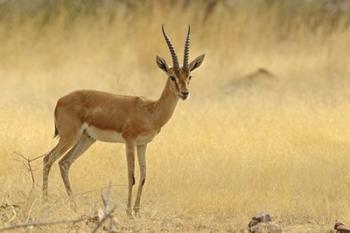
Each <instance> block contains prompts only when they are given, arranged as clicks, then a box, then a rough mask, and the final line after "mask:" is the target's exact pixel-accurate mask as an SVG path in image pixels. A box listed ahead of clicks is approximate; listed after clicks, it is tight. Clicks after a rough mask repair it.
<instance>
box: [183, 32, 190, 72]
mask: <svg viewBox="0 0 350 233" xmlns="http://www.w3.org/2000/svg"><path fill="white" fill-rule="evenodd" d="M190 32H191V27H190V25H188V31H187V36H186V40H185V49H184V66H183V67H184V68H185V70H188V69H189V68H188V57H189V51H190Z"/></svg>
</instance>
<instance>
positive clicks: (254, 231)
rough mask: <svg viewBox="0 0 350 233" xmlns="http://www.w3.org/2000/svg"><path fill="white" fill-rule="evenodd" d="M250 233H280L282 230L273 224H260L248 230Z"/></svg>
mask: <svg viewBox="0 0 350 233" xmlns="http://www.w3.org/2000/svg"><path fill="white" fill-rule="evenodd" d="M249 232H251V233H282V228H281V227H280V226H279V225H278V224H276V223H274V222H266V223H265V222H261V223H258V224H257V225H255V226H253V227H251V228H249Z"/></svg>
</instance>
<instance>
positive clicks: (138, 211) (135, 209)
mask: <svg viewBox="0 0 350 233" xmlns="http://www.w3.org/2000/svg"><path fill="white" fill-rule="evenodd" d="M134 215H135V217H140V208H134Z"/></svg>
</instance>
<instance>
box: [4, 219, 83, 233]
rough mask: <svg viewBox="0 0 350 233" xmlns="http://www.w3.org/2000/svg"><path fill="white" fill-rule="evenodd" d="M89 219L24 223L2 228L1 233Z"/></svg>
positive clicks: (74, 222)
mask: <svg viewBox="0 0 350 233" xmlns="http://www.w3.org/2000/svg"><path fill="white" fill-rule="evenodd" d="M87 219H88V217H81V218H78V219H74V220H58V221H53V222H32V223H22V224H17V225H13V226H8V227H4V228H0V232H5V231H12V230H15V229H18V228H26V227H41V226H52V225H60V224H76V223H79V222H82V221H85V220H87Z"/></svg>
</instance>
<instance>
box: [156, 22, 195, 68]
mask: <svg viewBox="0 0 350 233" xmlns="http://www.w3.org/2000/svg"><path fill="white" fill-rule="evenodd" d="M190 31H191V28H190V25H188V31H187V36H186V40H185V46H184V47H185V48H184V63H183V68H184V69H185V70H188V56H189V50H190ZM162 32H163V35H164V39H165V41H166V43H167V44H168V47H169V50H170V54H171V58H172V60H173V67H174V69H175V70H178V69H179V68H180V66H179V60H178V59H177V55H176V52H175V49H174V46H173V45H172V43H171V41H170V39H169V37H168V35H167V34H166V33H165V31H164V25H162Z"/></svg>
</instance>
